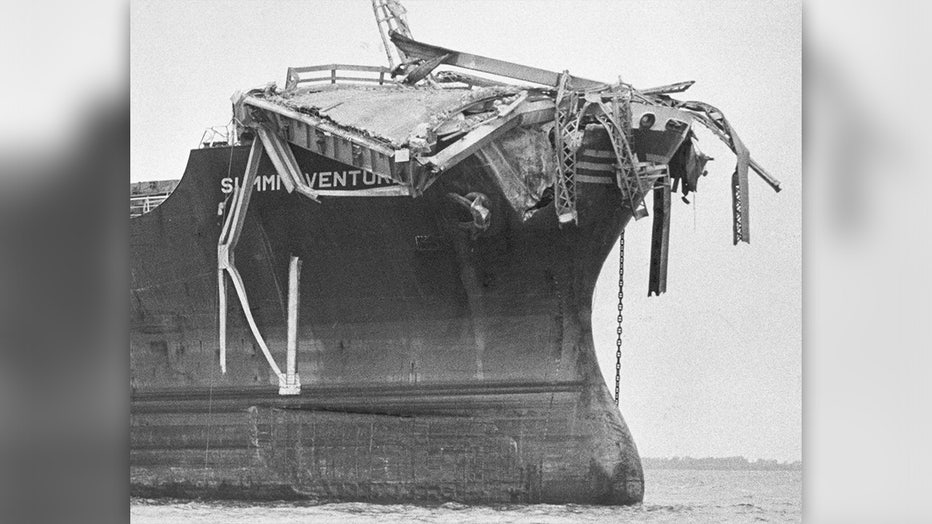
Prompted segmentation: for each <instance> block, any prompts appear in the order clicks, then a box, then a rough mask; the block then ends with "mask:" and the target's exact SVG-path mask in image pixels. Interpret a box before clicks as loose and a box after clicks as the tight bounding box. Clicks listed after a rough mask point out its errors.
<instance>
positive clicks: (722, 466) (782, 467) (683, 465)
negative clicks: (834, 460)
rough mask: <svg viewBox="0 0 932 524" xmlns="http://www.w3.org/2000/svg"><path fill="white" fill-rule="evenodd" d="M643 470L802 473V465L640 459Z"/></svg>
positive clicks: (733, 459) (717, 459) (741, 460)
mask: <svg viewBox="0 0 932 524" xmlns="http://www.w3.org/2000/svg"><path fill="white" fill-rule="evenodd" d="M641 465H642V466H643V467H644V469H694V470H695V469H707V470H732V471H802V469H803V463H802V462H801V461H799V460H797V461H795V462H778V461H776V460H764V459H757V460H755V461H753V462H751V461H749V460H748V459H746V458H745V457H706V458H693V457H670V458H653V457H642V458H641Z"/></svg>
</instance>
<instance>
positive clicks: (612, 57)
mask: <svg viewBox="0 0 932 524" xmlns="http://www.w3.org/2000/svg"><path fill="white" fill-rule="evenodd" d="M403 4H404V5H405V6H406V7H407V9H408V21H409V23H410V26H411V30H412V33H413V35H414V37H415V38H417V39H419V40H422V41H425V42H429V43H435V44H438V45H441V46H444V47H450V48H454V49H460V50H464V51H470V52H473V53H476V54H481V55H486V56H494V57H497V58H502V59H506V60H511V61H515V62H520V63H524V64H528V65H533V66H538V67H543V68H547V69H551V70H555V71H562V70H564V69H568V70H569V71H570V72H571V73H573V74H575V75H578V76H583V77H587V78H593V79H600V80H607V81H611V80H616V79H617V78H618V77H619V76H621V78H622V79H623V80H624V81H626V82H629V83H632V84H634V85H635V86H638V87H651V86H654V85H661V84H666V83H671V82H676V81H681V80H695V81H696V85H695V86H693V87H692V88H691V89H690V90H689V91H687V92H686V93H684V94H682V95H679V97H680V98H682V99H694V100H702V101H705V102H708V103H711V104H713V105H715V106H717V107H719V108H720V109H722V110H723V111H724V113H725V115H726V116H727V117H728V119H729V120H730V121H731V123H732V125H733V126H734V127H735V129H736V130H737V131H738V133H739V134H740V136H741V138H742V139H743V141H744V143H745V144H746V145H747V146H748V148H749V149H750V150H751V156H752V157H753V158H755V159H756V160H757V161H758V162H760V163H761V164H762V165H763V166H765V167H766V168H767V169H768V170H769V171H770V172H771V173H772V174H773V175H774V176H776V177H777V178H779V179H780V180H781V181H782V182H783V188H784V189H783V191H782V192H781V193H779V194H775V193H773V191H771V190H770V188H769V187H767V186H766V185H765V184H764V183H763V182H762V181H760V180H759V179H758V178H757V177H756V176H754V175H753V174H752V175H751V177H752V179H751V203H750V211H751V242H752V243H751V245H749V246H748V245H743V244H742V245H739V246H732V245H731V202H730V197H729V181H730V175H731V172H732V170H733V169H734V155H733V154H732V153H731V152H730V151H729V150H728V149H727V148H726V147H724V146H721V145H720V144H719V142H718V141H717V139H715V138H714V137H713V136H712V135H711V134H709V133H707V132H700V133H699V137H700V146H701V147H702V149H703V151H705V152H706V153H707V154H710V155H711V156H713V157H714V158H715V160H714V161H713V162H711V163H710V164H709V167H708V169H709V176H708V177H706V178H704V179H702V180H701V181H700V187H699V193H698V195H695V198H692V202H693V203H692V204H690V205H686V204H684V203H682V202H681V201H679V200H678V199H674V202H673V208H674V209H673V220H672V222H673V224H672V230H671V235H670V237H671V238H670V267H669V270H670V273H669V278H668V284H667V289H668V292H667V294H665V295H663V296H662V297H651V298H647V296H646V295H647V275H648V260H649V252H650V247H649V246H650V219H646V220H642V221H640V222H637V223H632V224H631V225H629V227H628V228H627V232H626V239H627V243H626V247H627V249H626V259H627V263H626V265H625V275H626V282H625V284H626V286H625V295H626V299H625V339H624V346H623V348H624V349H623V351H624V356H623V362H622V404H621V408H622V414H623V415H624V417H625V419H626V421H627V422H628V425H629V426H630V427H631V431H632V433H633V434H634V438H635V441H636V442H637V444H638V448H639V450H640V452H641V454H642V455H643V456H673V455H691V456H730V455H745V456H748V457H751V458H756V457H762V458H776V459H779V460H798V459H800V457H801V441H802V437H801V421H802V402H801V394H802V372H801V350H802V341H801V333H802V321H801V318H802V316H801V307H802V302H801V215H802V211H801V112H802V106H801V99H800V92H801V60H800V55H801V44H800V39H801V14H800V12H801V8H800V5H799V3H798V2H743V1H730V2H725V1H713V2H710V1H699V0H690V1H675V2H674V1H651V2H644V1H637V2H634V1H631V2H629V1H618V0H612V1H595V0H593V1H576V2H548V1H522V2H518V1H504V0H497V1H478V0H469V1H459V2H453V1H436V0H435V1H430V2H428V1H415V0H403ZM130 29H131V55H130V57H131V83H130V88H131V109H132V124H131V126H132V127H131V129H132V137H131V147H132V161H131V168H132V173H131V178H132V180H133V181H139V180H154V179H170V178H179V177H180V176H181V175H182V173H183V171H184V166H185V164H186V162H187V156H188V150H189V149H191V148H192V147H195V146H196V145H197V142H198V140H199V138H200V136H201V133H202V132H203V130H204V129H205V128H206V127H208V126H211V125H222V124H225V123H226V122H228V121H229V119H230V100H229V97H230V95H231V94H232V93H233V92H234V91H236V90H241V89H248V88H252V87H257V86H261V85H264V84H265V83H267V82H270V81H275V82H277V83H278V84H279V85H282V84H283V83H284V75H285V70H286V69H287V68H288V67H289V66H301V65H313V64H322V63H330V62H343V63H358V64H377V65H381V64H384V63H385V62H386V59H385V55H384V52H383V51H382V48H381V41H380V38H379V34H378V30H377V27H376V24H375V20H374V17H373V14H372V10H371V6H370V2H368V1H366V0H352V1H343V2H321V1H309V0H301V1H296V0H289V1H278V2H271V1H242V0H240V1H232V0H224V1H215V0H198V1H192V2H167V1H161V2H154V1H150V0H146V1H141V0H136V1H134V2H132V4H131V26H130ZM616 258H617V254H613V255H612V256H610V258H609V260H608V261H607V262H606V265H605V267H604V269H603V272H602V277H601V278H600V280H599V284H598V286H597V289H596V296H595V303H594V307H593V311H594V313H593V324H594V331H595V340H596V348H597V349H596V350H597V352H598V353H599V356H600V362H601V364H602V368H603V370H605V374H606V378H607V380H608V382H609V384H610V385H611V384H613V383H614V369H615V366H614V358H615V357H614V354H615V344H614V336H615V314H616V302H615V300H616V299H615V296H616V294H617V289H616V287H617V270H618V263H617V260H616Z"/></svg>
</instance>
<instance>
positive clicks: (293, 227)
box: [130, 147, 643, 504]
mask: <svg viewBox="0 0 932 524" xmlns="http://www.w3.org/2000/svg"><path fill="white" fill-rule="evenodd" d="M293 150H294V154H295V155H296V157H297V160H298V162H299V164H300V165H301V167H302V169H303V170H304V171H305V172H307V173H314V174H315V176H318V175H319V174H321V173H323V174H324V176H323V177H322V178H323V179H324V180H325V181H326V177H327V173H330V177H331V181H332V182H333V183H336V182H335V181H336V180H338V179H340V178H342V179H343V183H344V184H348V182H346V180H347V179H350V178H351V177H352V176H354V174H355V175H356V176H357V177H361V176H364V174H360V173H354V172H351V169H352V168H350V167H349V166H345V165H341V164H339V163H337V162H335V161H333V160H330V159H327V158H324V157H320V156H317V155H315V154H313V153H311V152H309V151H306V150H301V149H300V148H293ZM248 153H249V148H248V147H218V148H207V149H200V150H195V151H193V152H192V154H191V157H190V160H189V163H188V167H187V170H186V172H185V175H184V177H183V179H182V180H181V182H180V184H179V185H178V187H177V188H176V189H175V191H174V192H173V193H172V195H171V196H170V197H169V198H168V199H167V200H166V201H165V202H164V203H163V204H162V205H161V206H159V207H158V208H156V209H155V210H153V211H152V212H150V213H147V214H145V215H143V216H141V217H138V218H136V219H134V220H132V221H131V252H132V266H131V271H132V275H131V278H132V287H131V296H130V300H131V372H132V390H133V393H132V408H131V472H130V476H131V487H132V493H133V494H135V495H140V496H173V497H208V498H224V497H232V498H247V499H269V498H271V499H282V498H301V499H312V500H320V501H324V500H343V501H346V500H365V501H382V502H392V501H395V502H400V501H423V502H439V501H451V500H452V501H460V502H476V503H499V502H574V503H595V504H630V503H636V502H639V501H641V500H642V497H643V475H642V471H641V465H640V459H639V457H638V453H637V449H636V447H635V445H634V442H633V440H632V438H631V435H630V434H629V432H628V429H627V427H626V425H625V423H624V421H623V419H622V417H621V415H620V413H619V412H618V410H617V408H616V407H615V406H614V402H613V400H612V398H611V396H610V394H609V392H608V389H607V388H606V386H605V383H604V380H603V378H602V374H601V372H600V370H599V368H598V364H597V360H596V357H595V351H594V347H593V339H592V331H591V325H590V316H591V300H592V293H593V288H594V285H595V281H596V279H597V277H598V274H599V271H600V269H601V266H602V263H603V261H604V260H605V258H606V256H607V255H608V253H609V251H610V249H611V247H612V246H613V244H614V242H615V241H616V240H617V238H618V235H619V233H620V232H621V229H622V228H623V227H624V224H625V223H626V222H627V221H628V219H629V218H630V213H629V211H628V210H627V209H623V208H622V206H621V205H620V203H619V202H620V196H619V191H618V189H617V188H616V187H615V186H614V185H612V184H584V183H581V184H579V187H578V206H579V209H580V217H581V220H580V222H579V224H578V225H572V226H564V227H562V228H561V227H559V225H558V222H557V219H556V214H555V213H554V210H553V204H552V203H550V204H547V205H545V206H542V208H541V209H539V210H537V212H536V213H535V214H534V215H533V216H531V217H530V218H528V219H527V220H523V219H522V217H520V216H518V215H517V213H515V212H514V211H513V210H512V209H511V208H510V207H509V206H508V203H507V200H506V198H505V196H504V195H502V193H501V190H500V189H499V187H498V185H497V184H496V183H495V180H494V177H493V176H492V175H491V174H490V173H489V172H488V170H487V169H485V168H484V166H482V165H481V164H480V163H479V162H478V161H477V160H476V159H475V157H473V158H471V159H469V160H467V161H465V162H463V163H462V164H460V165H458V166H457V167H456V168H454V169H453V170H451V171H449V172H448V173H446V174H445V175H444V177H442V179H441V180H440V181H438V182H437V183H436V184H434V185H433V186H431V187H430V188H429V189H428V191H426V192H425V193H424V195H422V196H421V197H419V198H411V197H403V196H393V197H386V196H380V197H354V198H331V199H325V200H324V201H323V202H322V203H315V202H312V201H310V200H308V199H306V198H303V197H301V196H299V195H297V194H293V193H292V194H289V193H288V192H286V191H284V190H282V188H281V187H280V185H279V184H278V180H277V177H276V176H274V175H275V169H274V167H273V166H272V164H271V162H269V159H268V157H265V156H263V159H262V162H261V163H260V166H259V176H258V177H257V178H258V181H257V183H256V186H255V189H256V191H255V194H254V195H253V204H252V206H251V207H250V208H249V211H248V214H247V215H246V220H245V226H244V229H243V233H242V238H241V240H240V243H239V247H238V248H237V250H236V256H237V264H238V266H239V270H240V272H241V273H242V275H243V280H244V283H245V286H246V291H247V292H248V294H249V296H250V305H251V309H252V314H253V316H254V317H255V319H256V324H257V325H258V328H259V330H260V331H261V332H262V333H263V335H264V336H265V340H266V341H267V342H268V346H269V348H270V350H271V353H272V355H273V357H274V359H275V360H276V361H278V362H284V360H285V346H286V322H285V317H286V304H285V302H286V300H285V295H286V290H287V289H286V288H287V282H288V263H289V258H290V257H291V256H298V257H300V259H301V260H302V261H303V270H302V276H301V281H300V291H301V293H300V296H301V300H300V317H299V326H300V328H299V332H298V351H297V367H298V373H299V376H300V380H301V384H302V386H301V392H300V394H299V395H292V396H282V395H279V394H278V385H279V384H278V377H277V376H275V373H273V372H272V371H271V370H270V367H269V365H268V364H267V362H266V361H265V359H264V358H263V355H262V353H261V352H260V351H259V348H257V346H256V344H255V342H254V339H253V337H252V335H251V334H250V331H249V328H248V326H247V324H246V322H245V321H244V320H243V314H242V311H241V310H239V309H238V308H239V305H238V304H236V303H231V304H230V306H229V312H230V315H229V319H230V320H229V325H228V335H227V348H228V349H227V352H226V355H225V359H226V368H227V369H226V372H225V373H221V370H220V366H219V365H218V358H219V352H220V349H219V345H218V329H219V326H218V307H219V304H218V293H217V278H218V275H217V239H218V236H219V234H220V231H221V225H222V224H221V221H222V216H221V213H219V212H218V209H221V207H220V206H221V203H222V202H224V201H225V200H228V198H227V194H228V193H229V189H230V187H231V185H232V186H233V187H235V186H236V185H237V184H238V182H239V180H238V177H240V176H241V174H242V173H243V171H244V167H245V164H246V160H247V156H248ZM340 174H342V176H341V175H340ZM467 191H481V192H482V193H483V194H485V195H487V196H488V200H489V202H488V207H489V209H490V211H491V214H492V220H491V225H490V227H489V228H488V229H487V230H485V231H483V232H481V234H478V235H477V234H476V233H475V232H474V231H470V230H469V229H468V228H464V227H459V225H460V224H462V223H464V221H468V220H469V217H468V213H466V215H465V216H464V210H463V208H462V207H461V206H459V205H458V204H457V203H456V202H455V201H452V200H451V199H450V198H448V197H447V195H448V194H449V193H458V194H463V193H465V192H467ZM586 217H592V218H591V219H586ZM596 217H597V219H596Z"/></svg>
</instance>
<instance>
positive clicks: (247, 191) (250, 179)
mask: <svg viewBox="0 0 932 524" xmlns="http://www.w3.org/2000/svg"><path fill="white" fill-rule="evenodd" d="M261 157H262V142H261V141H259V140H254V141H253V143H252V148H251V149H250V150H249V160H248V161H247V162H246V173H245V174H244V175H243V183H242V184H240V187H239V189H234V194H233V208H232V209H230V210H228V211H227V217H226V219H224V223H223V228H222V229H221V231H220V239H219V241H218V243H217V277H218V283H219V291H220V300H219V305H220V308H221V309H220V322H219V324H220V334H219V335H220V370H221V371H222V372H223V373H226V368H227V366H226V354H227V348H226V328H227V318H226V315H227V308H226V305H227V303H226V302H227V301H226V294H227V287H226V279H225V278H224V271H225V272H226V273H228V274H229V275H230V280H231V281H232V282H233V288H234V290H235V291H236V295H237V297H238V298H239V302H240V306H242V308H243V314H244V315H245V316H246V322H247V323H248V324H249V329H250V330H251V331H252V334H253V337H255V339H256V343H257V344H258V345H259V347H260V348H261V349H262V354H263V355H265V359H266V360H267V361H268V363H269V366H270V367H271V368H272V371H273V372H275V375H276V376H278V379H279V383H284V381H285V376H284V375H283V374H282V371H281V369H280V368H279V367H278V365H277V364H276V363H275V359H273V358H272V353H271V352H270V351H269V348H268V345H266V343H265V339H263V338H262V334H261V333H260V332H259V327H258V326H257V325H256V320H255V318H253V315H252V309H251V308H250V307H249V298H248V297H247V296H246V286H245V285H244V284H243V277H242V276H241V275H240V273H239V271H238V270H237V269H236V265H235V262H234V250H235V249H236V244H237V243H239V237H240V234H241V233H242V230H243V224H244V223H245V221H246V211H247V210H248V208H249V200H250V198H251V196H252V188H253V183H254V182H255V180H256V173H258V171H259V160H260V159H261Z"/></svg>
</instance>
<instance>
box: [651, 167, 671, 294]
mask: <svg viewBox="0 0 932 524" xmlns="http://www.w3.org/2000/svg"><path fill="white" fill-rule="evenodd" d="M670 192H671V190H670V181H669V180H668V179H660V180H658V181H657V182H656V185H655V186H654V224H653V231H652V232H651V239H650V276H649V278H648V285H647V296H651V295H655V294H656V295H657V296H660V295H661V294H663V293H666V292H667V262H668V260H669V257H670V202H671V200H672V195H671V194H670Z"/></svg>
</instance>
